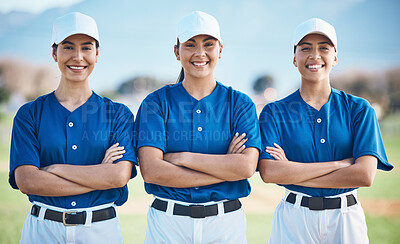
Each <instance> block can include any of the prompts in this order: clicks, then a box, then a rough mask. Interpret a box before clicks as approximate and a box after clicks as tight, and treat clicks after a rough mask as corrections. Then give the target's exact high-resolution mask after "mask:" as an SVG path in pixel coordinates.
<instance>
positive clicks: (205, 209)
mask: <svg viewBox="0 0 400 244" xmlns="http://www.w3.org/2000/svg"><path fill="white" fill-rule="evenodd" d="M223 204H224V213H229V212H233V211H236V210H238V209H239V208H240V207H241V206H242V204H241V203H240V201H239V199H236V200H232V201H227V202H224V203H223ZM151 206H152V207H153V208H155V209H157V210H160V211H163V212H166V211H167V206H168V202H167V201H163V200H160V199H158V198H156V199H155V200H154V201H153V204H151ZM173 214H174V215H180V216H189V217H192V218H205V217H210V216H217V215H218V204H212V205H207V206H204V205H189V206H185V205H181V204H177V203H175V204H174V211H173Z"/></svg>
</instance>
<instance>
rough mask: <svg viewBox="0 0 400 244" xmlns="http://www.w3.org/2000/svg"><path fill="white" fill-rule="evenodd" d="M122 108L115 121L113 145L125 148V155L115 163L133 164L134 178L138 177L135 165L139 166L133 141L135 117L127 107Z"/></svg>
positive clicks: (122, 106) (132, 175)
mask: <svg viewBox="0 0 400 244" xmlns="http://www.w3.org/2000/svg"><path fill="white" fill-rule="evenodd" d="M120 106H121V109H120V112H119V114H120V115H119V116H118V117H117V118H116V120H115V125H114V129H113V131H114V137H113V141H112V143H111V144H112V145H114V144H115V143H117V142H118V143H119V146H123V147H124V149H125V153H124V155H123V157H122V158H120V159H118V160H115V161H114V163H118V162H120V161H125V160H126V161H130V162H132V163H133V164H134V166H133V168H132V173H131V178H134V177H135V176H136V175H137V171H136V167H135V165H138V160H137V156H136V149H135V147H134V142H135V140H133V124H134V116H133V114H132V112H131V111H130V110H129V109H128V108H127V107H125V106H124V105H120Z"/></svg>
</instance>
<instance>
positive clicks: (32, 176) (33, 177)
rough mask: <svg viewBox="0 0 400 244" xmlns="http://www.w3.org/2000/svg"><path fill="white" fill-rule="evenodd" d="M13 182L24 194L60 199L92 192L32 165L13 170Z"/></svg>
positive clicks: (87, 188) (91, 189)
mask: <svg viewBox="0 0 400 244" xmlns="http://www.w3.org/2000/svg"><path fill="white" fill-rule="evenodd" d="M15 181H16V183H17V186H18V188H19V189H20V191H21V192H22V193H24V194H30V195H38V196H49V197H61V196H72V195H78V194H83V193H87V192H90V191H93V190H94V189H93V188H90V187H86V186H83V185H79V184H77V183H74V182H71V181H68V180H66V179H63V178H60V177H58V176H56V175H54V174H51V173H48V172H45V171H43V170H39V169H38V168H37V167H35V166H32V165H23V166H20V167H18V168H17V169H16V170H15Z"/></svg>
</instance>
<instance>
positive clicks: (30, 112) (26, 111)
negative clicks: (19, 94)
mask: <svg viewBox="0 0 400 244" xmlns="http://www.w3.org/2000/svg"><path fill="white" fill-rule="evenodd" d="M51 96H54V95H53V92H52V93H49V94H46V95H43V96H40V97H38V98H36V100H34V101H31V102H28V103H25V104H24V105H22V106H21V107H20V108H19V109H18V111H17V114H16V117H19V116H24V117H25V116H34V115H35V114H37V113H39V112H40V111H41V110H42V108H43V105H45V104H47V103H49V102H50V99H51Z"/></svg>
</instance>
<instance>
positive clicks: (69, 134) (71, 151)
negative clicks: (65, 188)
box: [65, 113, 81, 208]
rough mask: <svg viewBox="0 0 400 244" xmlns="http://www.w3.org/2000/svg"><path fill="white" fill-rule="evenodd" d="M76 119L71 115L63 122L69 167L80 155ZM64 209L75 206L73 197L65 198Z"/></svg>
mask: <svg viewBox="0 0 400 244" xmlns="http://www.w3.org/2000/svg"><path fill="white" fill-rule="evenodd" d="M77 127H78V124H77V119H76V118H75V117H74V113H71V114H70V116H68V117H67V120H66V122H65V131H66V140H67V143H66V145H67V150H66V162H67V164H69V165H74V161H75V158H76V157H77V155H79V153H80V151H81V150H80V144H79V141H78V138H77V134H78V131H77V129H78V128H77ZM65 204H66V205H65V206H66V208H74V207H75V206H76V205H77V202H76V199H75V198H74V196H67V197H66V203H65Z"/></svg>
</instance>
